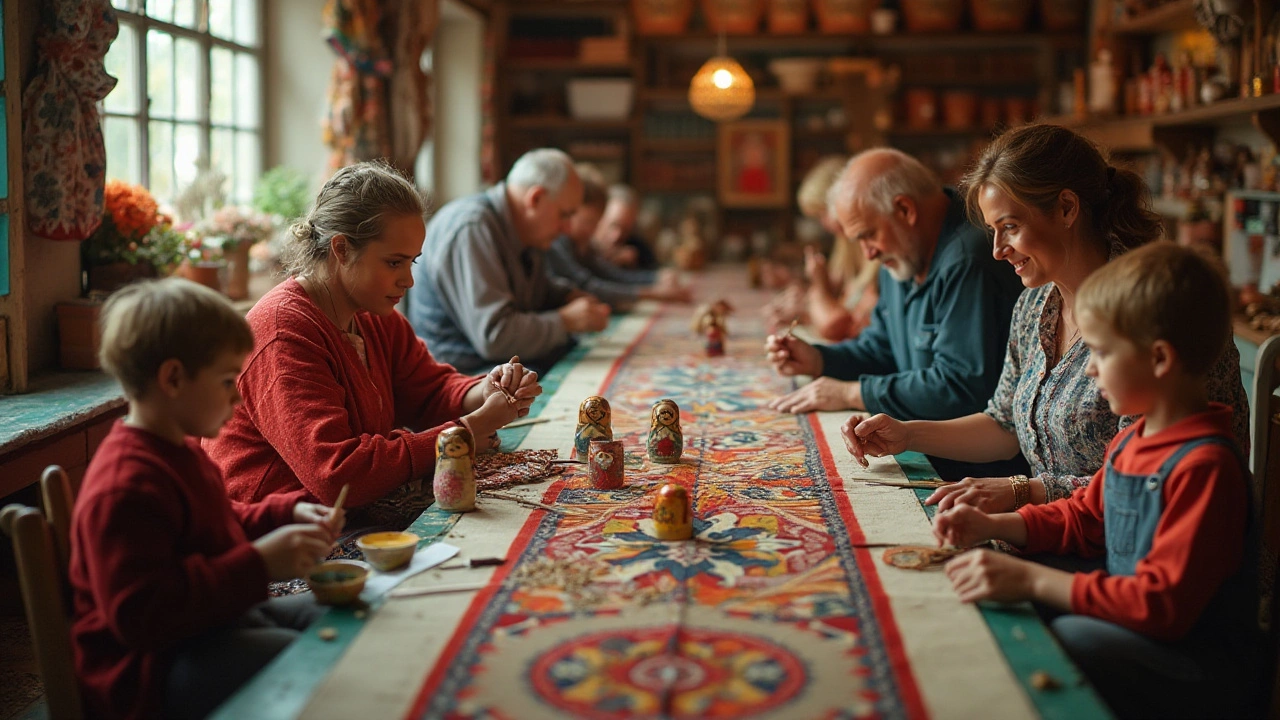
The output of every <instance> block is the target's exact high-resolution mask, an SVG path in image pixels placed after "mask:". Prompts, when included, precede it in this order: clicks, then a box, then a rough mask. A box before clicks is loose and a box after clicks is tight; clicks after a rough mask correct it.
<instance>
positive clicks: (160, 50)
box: [147, 30, 173, 118]
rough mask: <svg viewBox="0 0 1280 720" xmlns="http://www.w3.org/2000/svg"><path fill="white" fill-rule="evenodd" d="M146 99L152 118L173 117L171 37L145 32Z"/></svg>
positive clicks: (150, 31)
mask: <svg viewBox="0 0 1280 720" xmlns="http://www.w3.org/2000/svg"><path fill="white" fill-rule="evenodd" d="M147 99H148V100H149V102H150V106H149V107H150V109H151V115H152V117H163V118H171V117H173V37H172V36H170V35H166V34H165V33H162V32H158V31H156V30H148V31H147Z"/></svg>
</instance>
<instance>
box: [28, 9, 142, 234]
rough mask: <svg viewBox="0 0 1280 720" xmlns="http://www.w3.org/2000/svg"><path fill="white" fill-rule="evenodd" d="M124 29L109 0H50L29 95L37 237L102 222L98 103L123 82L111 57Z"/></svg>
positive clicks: (32, 223) (31, 198)
mask: <svg viewBox="0 0 1280 720" xmlns="http://www.w3.org/2000/svg"><path fill="white" fill-rule="evenodd" d="M118 31H119V26H118V25H117V23H116V13H115V10H113V9H112V7H111V3H110V2H109V0H44V25H43V26H42V28H41V30H40V32H39V34H38V35H37V39H36V45H37V48H36V50H37V65H36V70H35V76H34V77H33V78H32V79H31V82H30V83H29V84H28V85H27V88H26V90H25V92H24V93H23V96H22V106H23V118H22V125H23V134H22V144H23V148H24V149H23V156H24V162H23V167H24V172H25V177H26V186H27V191H26V195H27V224H28V226H29V227H30V229H31V231H32V232H33V233H35V234H36V235H39V236H42V237H47V238H51V239H54V240H84V239H85V238H87V237H89V235H91V234H92V233H93V231H94V230H96V229H97V228H98V225H100V224H101V223H102V193H103V184H104V181H105V178H104V174H105V172H106V150H105V149H104V147H103V143H102V124H101V122H100V120H99V118H98V103H99V102H101V101H102V99H103V98H104V97H106V96H107V93H109V92H111V89H112V88H114V87H115V85H116V79H115V78H114V77H112V76H110V75H108V74H107V71H106V68H105V67H104V65H103V59H104V58H105V57H106V55H107V48H109V47H110V46H111V42H112V41H113V40H115V38H116V33H117V32H118Z"/></svg>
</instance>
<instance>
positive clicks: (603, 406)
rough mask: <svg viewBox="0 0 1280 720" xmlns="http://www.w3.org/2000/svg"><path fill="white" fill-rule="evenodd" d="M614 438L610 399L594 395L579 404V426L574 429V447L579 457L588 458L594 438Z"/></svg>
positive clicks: (581, 458)
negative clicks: (588, 451)
mask: <svg viewBox="0 0 1280 720" xmlns="http://www.w3.org/2000/svg"><path fill="white" fill-rule="evenodd" d="M612 439H613V412H612V411H611V410H610V409H609V401H608V400H605V399H604V398H602V397H600V396H599V395H592V396H591V397H589V398H587V399H586V400H583V401H582V405H580V406H578V427H577V429H576V430H574V431H573V449H574V450H575V451H577V454H578V459H580V460H585V459H586V458H587V450H589V449H590V447H589V446H590V445H591V441H592V440H612Z"/></svg>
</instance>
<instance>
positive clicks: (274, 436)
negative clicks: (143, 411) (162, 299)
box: [207, 163, 542, 519]
mask: <svg viewBox="0 0 1280 720" xmlns="http://www.w3.org/2000/svg"><path fill="white" fill-rule="evenodd" d="M426 211H427V206H426V202H425V200H424V199H423V197H422V195H421V193H419V192H418V190H417V188H415V187H414V186H413V184H412V183H410V182H409V181H408V180H406V179H405V178H404V177H402V176H401V175H400V174H399V173H397V172H396V171H395V170H394V169H393V168H391V167H390V166H388V165H385V164H382V163H361V164H358V165H352V166H349V167H346V168H343V169H342V170H339V171H338V172H337V173H336V174H334V176H333V177H332V178H331V179H330V180H329V181H328V182H327V183H326V184H325V186H324V187H323V188H322V189H321V190H320V194H319V195H318V196H317V198H316V202H315V205H314V206H313V207H312V208H311V211H310V212H309V213H308V214H307V216H306V217H305V218H304V219H303V220H300V221H299V222H298V223H296V224H295V225H294V226H293V228H292V229H291V234H290V238H289V241H290V246H289V248H288V250H287V251H286V254H285V258H284V259H285V266H286V269H287V270H288V272H289V274H290V275H291V277H290V279H288V280H286V281H285V282H283V283H281V284H280V285H279V286H278V287H276V288H275V289H274V290H272V291H271V292H270V293H268V294H267V295H266V296H264V297H263V298H262V300H260V301H259V302H258V304H257V305H256V306H254V308H253V310H251V311H249V314H248V316H247V319H248V320H249V323H250V325H251V327H252V328H253V331H254V336H255V338H256V345H255V348H254V351H253V353H252V354H251V355H250V356H249V360H248V362H247V364H246V367H245V371H244V374H243V375H242V376H241V377H240V381H239V385H240V390H241V393H242V394H243V395H244V403H243V404H242V405H241V406H240V408H239V409H238V410H237V411H236V414H235V416H234V417H233V418H232V420H231V421H230V422H229V423H228V424H227V426H226V428H225V430H224V431H223V433H222V435H221V436H220V437H218V438H216V439H214V440H211V441H208V444H207V447H208V450H209V454H210V455H211V456H212V457H213V458H214V460H215V461H217V462H218V463H219V464H220V465H221V466H222V470H223V475H224V476H225V477H226V481H227V489H228V493H229V494H230V495H231V496H232V497H234V498H236V499H239V500H242V501H250V502H252V501H259V500H261V499H263V498H264V497H266V496H268V495H271V494H277V493H299V494H302V495H304V496H308V497H314V498H317V499H319V498H325V499H326V501H325V502H326V503H331V502H333V500H334V498H336V497H337V494H338V491H339V489H340V488H341V487H342V486H343V485H344V484H350V486H351V493H350V498H349V500H350V502H349V505H350V506H352V507H357V508H358V507H359V506H362V505H367V504H369V503H372V502H374V501H377V500H379V499H381V498H383V497H385V496H386V495H388V494H389V493H390V492H392V491H393V490H396V489H397V488H399V487H401V486H403V485H406V484H410V483H414V484H415V486H416V485H417V484H418V483H419V481H420V480H421V479H422V478H423V477H425V476H430V475H431V474H432V470H433V468H434V466H435V462H436V438H437V437H438V436H439V435H440V433H441V431H443V430H445V429H447V428H450V427H457V426H463V427H466V428H467V429H468V430H470V431H471V433H472V436H473V437H476V438H489V437H491V436H493V435H494V434H495V433H496V431H497V430H498V428H500V427H502V426H504V425H506V424H507V423H508V422H511V421H512V420H515V419H516V418H517V417H519V416H521V415H524V414H527V412H528V407H529V405H530V404H531V403H532V402H533V399H534V398H535V397H536V396H537V395H538V394H539V393H541V392H542V388H541V387H540V386H539V385H538V380H537V375H536V374H535V373H532V372H525V370H524V368H523V366H521V364H520V363H519V360H518V358H513V359H512V362H509V363H505V364H504V365H501V366H499V367H497V368H495V369H494V370H493V372H492V373H491V374H490V377H489V381H488V382H479V380H480V378H476V377H471V376H467V375H463V374H461V373H459V372H457V371H455V370H454V369H453V368H452V367H451V366H449V365H444V364H441V363H437V362H436V361H435V360H434V359H433V358H432V357H431V354H430V353H429V352H428V351H427V347H426V345H425V344H424V343H423V342H422V341H421V340H419V339H418V338H417V337H415V336H414V334H413V330H412V329H411V328H410V327H409V323H408V321H406V320H405V319H404V318H403V317H402V316H401V315H400V314H399V313H398V312H396V309H395V308H396V303H398V302H399V301H400V300H401V298H403V297H404V294H405V292H406V291H407V290H408V289H409V288H410V287H412V286H413V275H412V272H411V267H412V265H413V263H414V261H415V260H416V259H417V257H418V256H419V254H421V252H422V242H423V238H424V236H425V232H426V231H425V226H424V223H423V217H424V215H425V214H426ZM508 395H511V396H512V397H514V398H515V402H513V403H512V402H508V400H507V396H508ZM485 449H488V448H485V447H480V448H477V450H485ZM410 519H411V518H410Z"/></svg>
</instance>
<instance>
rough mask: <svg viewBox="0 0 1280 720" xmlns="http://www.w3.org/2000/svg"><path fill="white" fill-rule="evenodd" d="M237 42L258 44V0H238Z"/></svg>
mask: <svg viewBox="0 0 1280 720" xmlns="http://www.w3.org/2000/svg"><path fill="white" fill-rule="evenodd" d="M236 42H238V43H240V44H241V45H247V46H249V47H257V46H258V0H236Z"/></svg>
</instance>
